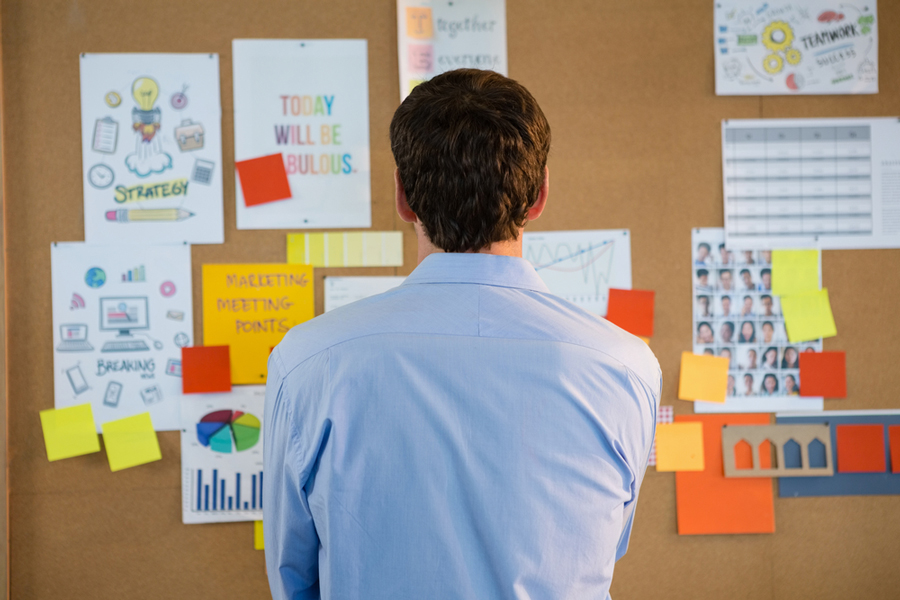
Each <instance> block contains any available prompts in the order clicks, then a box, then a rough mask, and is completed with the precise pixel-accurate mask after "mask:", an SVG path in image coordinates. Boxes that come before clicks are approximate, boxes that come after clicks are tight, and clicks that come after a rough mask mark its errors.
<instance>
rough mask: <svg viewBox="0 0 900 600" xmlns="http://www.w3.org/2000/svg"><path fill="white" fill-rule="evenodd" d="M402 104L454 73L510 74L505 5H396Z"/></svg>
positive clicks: (482, 1)
mask: <svg viewBox="0 0 900 600" xmlns="http://www.w3.org/2000/svg"><path fill="white" fill-rule="evenodd" d="M397 51H398V56H399V58H400V100H401V101H403V99H405V98H406V97H407V96H408V95H409V93H410V92H411V91H412V89H413V88H414V87H416V86H417V85H419V84H420V83H422V82H423V81H427V80H429V79H431V78H432V77H434V76H435V75H439V74H440V73H443V72H445V71H452V70H454V69H462V68H466V69H485V70H488V71H496V72H497V73H500V74H501V75H506V74H507V72H508V68H509V67H508V66H507V60H506V2H505V0H456V1H454V2H435V1H433V0H397Z"/></svg>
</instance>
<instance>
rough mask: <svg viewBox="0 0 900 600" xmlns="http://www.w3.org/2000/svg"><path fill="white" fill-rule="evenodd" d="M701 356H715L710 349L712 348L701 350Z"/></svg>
mask: <svg viewBox="0 0 900 600" xmlns="http://www.w3.org/2000/svg"><path fill="white" fill-rule="evenodd" d="M703 355H704V356H715V355H716V353H715V352H713V349H712V348H704V349H703Z"/></svg>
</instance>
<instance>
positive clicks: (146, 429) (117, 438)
mask: <svg viewBox="0 0 900 600" xmlns="http://www.w3.org/2000/svg"><path fill="white" fill-rule="evenodd" d="M102 429H103V443H104V444H105V445H106V456H107V458H108V459H109V469H110V470H111V471H121V470H122V469H128V468H130V467H136V466H138V465H143V464H146V463H149V462H153V461H155V460H161V459H162V453H161V452H160V451H159V440H158V439H157V438H156V432H155V431H154V430H153V422H152V421H151V420H150V413H148V412H145V413H141V414H139V415H134V416H133V417H126V418H124V419H119V420H118V421H109V422H107V423H104V424H103V425H102Z"/></svg>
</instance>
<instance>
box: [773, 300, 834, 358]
mask: <svg viewBox="0 0 900 600" xmlns="http://www.w3.org/2000/svg"><path fill="white" fill-rule="evenodd" d="M781 311H782V312H783V313H784V326H785V328H786V329H787V334H788V339H789V340H790V341H791V343H792V344H794V343H797V342H808V341H810V340H817V339H819V338H827V337H834V336H836V335H837V326H836V325H835V324H834V315H833V314H831V302H830V301H829V300H828V290H827V289H824V290H818V291H815V292H807V293H805V294H791V295H790V296H782V297H781Z"/></svg>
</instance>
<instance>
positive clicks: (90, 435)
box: [41, 404, 100, 461]
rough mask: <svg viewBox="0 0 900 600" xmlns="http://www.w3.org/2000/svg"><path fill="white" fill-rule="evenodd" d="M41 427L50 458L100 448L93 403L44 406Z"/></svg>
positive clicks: (93, 450)
mask: <svg viewBox="0 0 900 600" xmlns="http://www.w3.org/2000/svg"><path fill="white" fill-rule="evenodd" d="M41 429H43V430H44V444H45V445H46V446H47V458H48V459H49V460H50V461H54V460H60V459H62V458H71V457H73V456H81V455H82V454H91V453H92V452H100V438H99V437H98V436H97V426H96V425H94V413H93V411H92V410H91V405H90V404H79V405H78V406H70V407H69V408H56V409H53V408H51V409H49V410H42V411H41Z"/></svg>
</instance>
